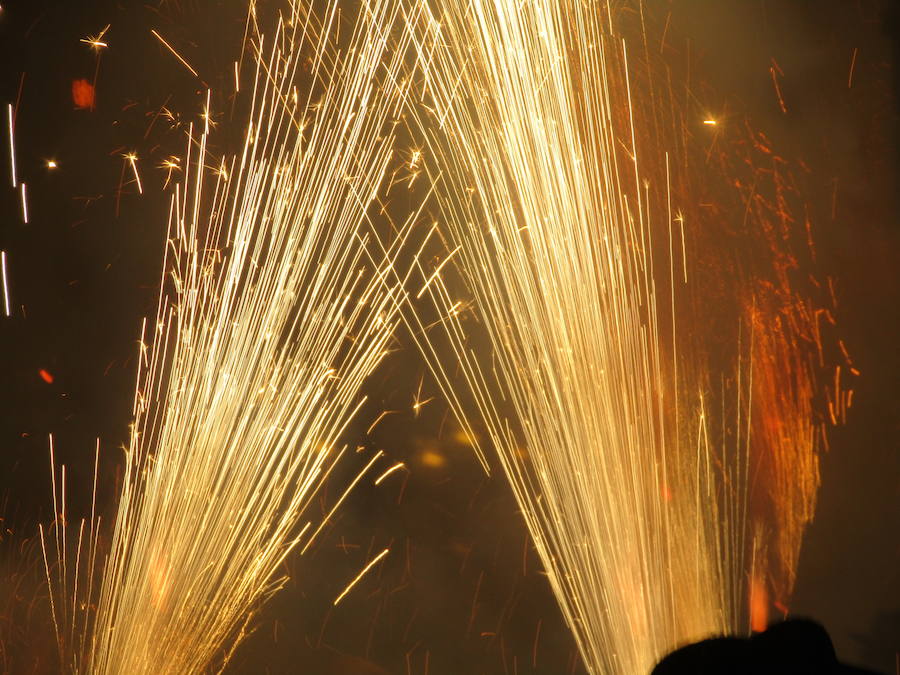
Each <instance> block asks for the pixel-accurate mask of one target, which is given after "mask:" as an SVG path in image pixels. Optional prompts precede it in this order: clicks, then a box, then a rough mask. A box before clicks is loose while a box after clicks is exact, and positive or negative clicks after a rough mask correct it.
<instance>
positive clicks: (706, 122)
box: [703, 120, 718, 127]
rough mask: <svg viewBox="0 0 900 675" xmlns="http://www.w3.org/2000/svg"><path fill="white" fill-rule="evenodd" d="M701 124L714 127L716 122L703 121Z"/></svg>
mask: <svg viewBox="0 0 900 675" xmlns="http://www.w3.org/2000/svg"><path fill="white" fill-rule="evenodd" d="M703 124H706V125H708V126H711V127H714V126H716V125H717V124H718V122H717V121H716V120H703Z"/></svg>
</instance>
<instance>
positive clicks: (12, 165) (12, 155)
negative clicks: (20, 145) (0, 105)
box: [6, 103, 18, 188]
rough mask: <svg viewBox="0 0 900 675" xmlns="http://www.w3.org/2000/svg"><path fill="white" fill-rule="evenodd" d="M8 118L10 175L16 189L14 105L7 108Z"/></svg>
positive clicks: (8, 105) (10, 104)
mask: <svg viewBox="0 0 900 675" xmlns="http://www.w3.org/2000/svg"><path fill="white" fill-rule="evenodd" d="M6 112H7V118H8V120H9V166H10V175H11V176H12V186H13V187H14V188H15V187H16V186H17V185H18V183H17V182H16V141H15V136H14V130H13V107H12V103H9V104H7V106H6Z"/></svg>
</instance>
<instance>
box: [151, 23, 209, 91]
mask: <svg viewBox="0 0 900 675" xmlns="http://www.w3.org/2000/svg"><path fill="white" fill-rule="evenodd" d="M150 32H151V33H153V36H154V37H155V38H156V39H157V40H159V41H160V42H162V43H163V45H164V46H165V47H166V49H168V50H169V51H170V52H172V54H173V55H174V56H175V58H176V59H178V60H179V61H180V62H181V64H182V65H183V66H184V67H185V68H187V69H188V70H189V71H191V74H192V75H193V76H194V77H196V78H197V79H200V75H198V74H197V71H196V70H194V68H193V66H191V64H190V63H188V62H187V61H185V60H184V58H183V57H182V56H181V54H179V53H178V52H176V51H175V48H174V47H173V46H172V45H170V44H169V43H168V42H166V41H165V40H164V39H163V36H162V35H160V34H159V33H157V32H156V30H155V29H151V30H150Z"/></svg>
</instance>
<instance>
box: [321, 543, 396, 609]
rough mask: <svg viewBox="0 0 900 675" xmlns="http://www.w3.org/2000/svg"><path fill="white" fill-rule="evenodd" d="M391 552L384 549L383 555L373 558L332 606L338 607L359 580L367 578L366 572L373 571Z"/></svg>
mask: <svg viewBox="0 0 900 675" xmlns="http://www.w3.org/2000/svg"><path fill="white" fill-rule="evenodd" d="M389 552H390V549H387V548H386V549H384V550H383V551H382V552H381V553H379V554H378V555H377V556H375V557H374V558H372V560H371V561H369V564H368V565H366V566H365V567H363V569H362V571H361V572H360V573H359V574H357V575H356V576H355V577H354V578H353V581H351V582H350V583H349V584H347V588H345V589H344V590H343V591H342V592H341V594H340V595H339V596H337V597H336V598H335V599H334V603H333V604H332V606H334V607H337V604H338V603H339V602H340V601H341V600H343V599H344V597H345V596H346V595H347V593H349V592H350V591H351V590H352V589H353V587H354V586H356V584H357V583H358V582H359V580H360V579H362V578H363V577H364V576H365V574H366V572H368V571H369V570H370V569H372V568H373V567H374V566H375V565H376V564H377V563H378V562H379V561H380V560H382V559H383V558H384V557H385V556H386V555H387V554H388V553H389Z"/></svg>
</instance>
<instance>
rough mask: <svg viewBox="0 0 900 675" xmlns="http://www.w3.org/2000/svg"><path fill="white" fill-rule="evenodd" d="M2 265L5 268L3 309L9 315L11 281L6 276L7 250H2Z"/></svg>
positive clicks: (0, 260)
mask: <svg viewBox="0 0 900 675" xmlns="http://www.w3.org/2000/svg"><path fill="white" fill-rule="evenodd" d="M0 263H2V265H0V267H2V268H3V310H4V312H5V313H6V316H9V281H8V280H7V276H6V251H0Z"/></svg>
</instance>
